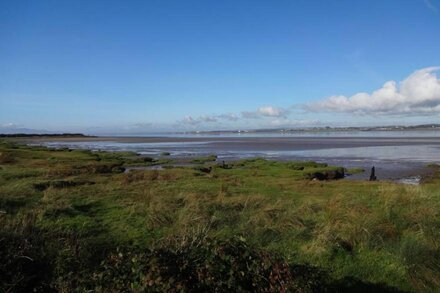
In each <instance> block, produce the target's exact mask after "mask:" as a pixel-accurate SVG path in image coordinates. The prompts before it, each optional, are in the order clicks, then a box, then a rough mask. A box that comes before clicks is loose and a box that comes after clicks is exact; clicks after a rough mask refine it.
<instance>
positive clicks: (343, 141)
mask: <svg viewBox="0 0 440 293" xmlns="http://www.w3.org/2000/svg"><path fill="white" fill-rule="evenodd" d="M14 140H16V141H21V142H26V143H43V142H118V143H186V142H193V143H197V142H199V143H209V145H210V146H211V147H213V148H215V147H219V148H224V147H226V148H228V149H236V150H247V149H252V150H315V149H330V148H351V147H373V146H410V145H431V146H439V147H440V137H355V136H353V137H350V136H347V137H304V136H286V137H245V136H243V137H226V136H219V137H215V136H210V137H206V136H167V137H162V136H151V137H136V136H96V137H26V138H15V139H14Z"/></svg>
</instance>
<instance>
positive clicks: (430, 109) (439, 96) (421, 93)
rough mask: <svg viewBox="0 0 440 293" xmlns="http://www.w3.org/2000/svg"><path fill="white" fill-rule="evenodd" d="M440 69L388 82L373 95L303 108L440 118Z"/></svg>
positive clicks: (331, 99)
mask: <svg viewBox="0 0 440 293" xmlns="http://www.w3.org/2000/svg"><path fill="white" fill-rule="evenodd" d="M439 69H440V67H428V68H424V69H420V70H417V71H415V72H414V73H412V74H411V75H410V76H408V77H407V78H406V79H405V80H403V81H401V82H400V83H397V82H395V81H388V82H386V83H385V84H384V85H383V86H382V87H381V88H380V89H378V90H376V91H374V92H373V93H371V94H368V93H357V94H355V95H353V96H351V97H346V96H331V97H329V98H326V99H324V100H321V101H318V102H314V103H309V104H306V105H303V109H305V110H306V111H310V112H338V113H351V114H360V115H408V116H414V115H436V114H439V113H440V79H438V78H437V74H436V71H438V70H439Z"/></svg>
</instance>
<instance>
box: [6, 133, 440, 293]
mask: <svg viewBox="0 0 440 293" xmlns="http://www.w3.org/2000/svg"><path fill="white" fill-rule="evenodd" d="M215 159H216V158H215V157H214V156H210V157H206V158H200V159H193V160H192V161H193V162H194V163H197V166H180V167H178V166H175V165H173V163H175V162H174V161H173V158H172V156H167V157H166V158H158V159H154V158H145V157H142V156H138V155H137V154H135V153H130V152H119V153H118V152H115V153H111V152H92V151H88V150H69V149H60V150H55V149H47V148H44V147H35V146H34V147H31V146H25V145H19V144H15V143H13V142H10V141H9V140H4V141H2V142H1V144H0V233H1V235H0V248H1V249H0V251H1V252H0V257H1V258H0V263H1V264H0V275H1V276H2V277H1V278H2V279H3V280H1V283H0V284H1V285H0V289H2V290H3V291H6V292H8V291H9V292H14V291H28V290H30V289H36V290H37V291H47V290H49V289H50V290H55V291H67V292H69V291H73V290H74V288H79V290H95V291H103V292H109V291H114V292H119V291H132V290H134V291H136V290H138V291H163V290H171V289H173V290H174V289H175V290H176V291H179V290H183V291H188V290H189V291H191V290H199V291H204V290H211V289H213V288H218V290H219V291H228V289H231V288H234V289H237V288H238V289H239V290H237V291H240V290H242V291H246V290H251V291H252V290H256V291H279V290H281V289H288V290H291V291H300V292H309V291H316V290H319V291H330V292H332V291H336V290H338V291H340V292H341V291H343V290H349V289H352V290H353V289H354V288H358V289H359V288H364V289H365V288H369V289H371V288H375V289H376V290H383V291H390V292H392V291H394V290H395V291H398V290H402V291H414V292H430V291H431V292H435V291H436V290H438V288H439V287H440V180H439V179H437V176H433V178H431V179H430V180H429V181H426V182H424V183H423V184H422V185H420V186H409V185H402V184H396V183H393V182H380V181H379V182H367V181H355V180H323V179H336V178H338V177H341V174H343V173H344V170H343V168H340V167H333V166H327V165H325V164H319V163H315V162H277V161H268V160H264V159H258V158H257V159H250V160H242V161H236V162H228V163H225V164H223V163H218V162H216V161H215ZM158 164H160V165H165V166H166V165H167V164H168V168H164V169H163V170H131V171H130V172H124V169H125V167H127V166H145V167H147V166H152V165H158ZM433 168H438V167H436V166H433ZM311 179H314V180H311ZM317 179H319V180H317ZM176 264H178V265H176ZM356 286H357V287H356Z"/></svg>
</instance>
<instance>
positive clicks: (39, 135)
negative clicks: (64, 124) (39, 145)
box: [0, 133, 90, 137]
mask: <svg viewBox="0 0 440 293" xmlns="http://www.w3.org/2000/svg"><path fill="white" fill-rule="evenodd" d="M48 136H49V137H90V136H88V135H84V134H82V133H44V134H43V133H42V134H33V133H8V134H0V137H48Z"/></svg>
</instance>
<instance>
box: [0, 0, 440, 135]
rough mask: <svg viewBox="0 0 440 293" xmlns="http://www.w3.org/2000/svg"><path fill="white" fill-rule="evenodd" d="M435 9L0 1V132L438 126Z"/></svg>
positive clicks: (409, 3)
mask: <svg viewBox="0 0 440 293" xmlns="http://www.w3.org/2000/svg"><path fill="white" fill-rule="evenodd" d="M438 66H440V0H396V1H392V0H383V1H379V0H377V1H345V0H341V1H306V0H304V1H303V0H298V1H293V0H273V1H267V0H265V1H260V0H252V1H246V0H243V1H237V0H234V1H229V0H224V1H213V0H203V1H192V0H187V1H182V0H176V1H172V0H157V1H150V0H144V1H93V0H87V1H82V0H76V1H73V0H72V1H61V0H54V1H44V0H40V1H24V0H23V1H12V0H9V1H6V0H0V132H8V131H9V132H13V131H16V130H23V129H34V130H47V131H69V132H70V131H75V132H85V133H149V132H160V131H187V130H219V129H254V128H290V127H310V126H369V125H371V126H374V125H391V124H403V125H409V124H421V123H440V116H439V114H440V79H439V77H438V76H437V74H438V71H439V67H438Z"/></svg>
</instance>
